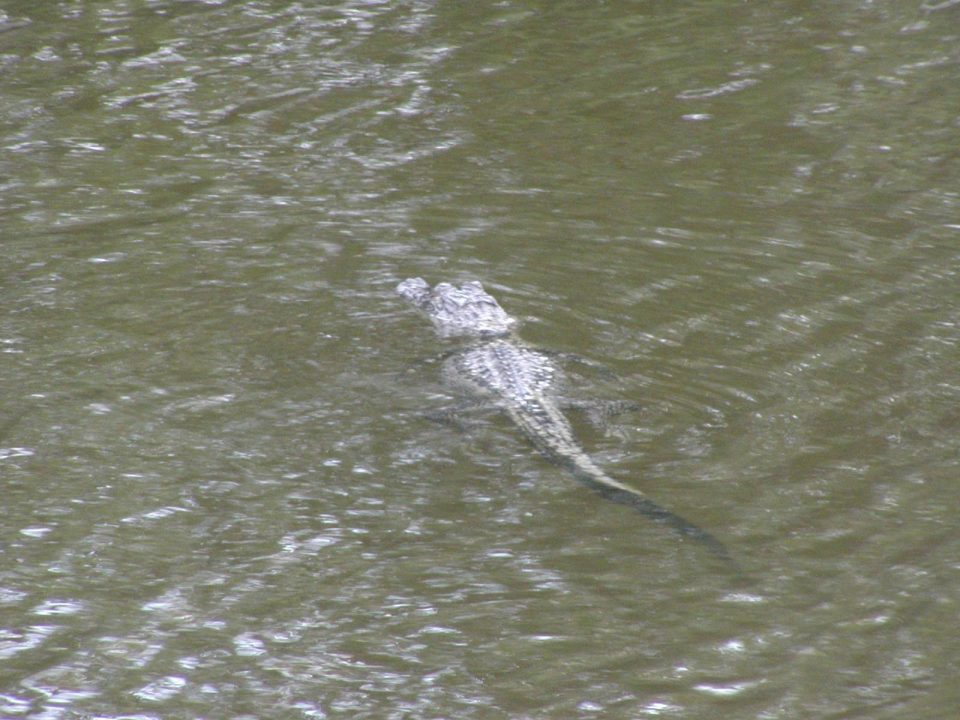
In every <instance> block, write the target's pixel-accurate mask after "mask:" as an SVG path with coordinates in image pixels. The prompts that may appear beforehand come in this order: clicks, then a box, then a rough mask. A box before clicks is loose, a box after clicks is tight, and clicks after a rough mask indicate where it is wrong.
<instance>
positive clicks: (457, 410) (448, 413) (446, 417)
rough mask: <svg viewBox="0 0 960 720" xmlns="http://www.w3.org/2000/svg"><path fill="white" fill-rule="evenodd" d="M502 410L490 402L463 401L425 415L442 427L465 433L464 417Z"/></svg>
mask: <svg viewBox="0 0 960 720" xmlns="http://www.w3.org/2000/svg"><path fill="white" fill-rule="evenodd" d="M500 409H501V408H500V407H499V406H498V405H497V404H496V403H493V402H490V401H489V400H462V401H461V402H459V403H457V404H456V405H454V406H453V407H446V408H440V409H438V410H430V411H429V412H426V413H424V415H425V417H426V418H427V420H430V421H432V422H435V423H439V424H440V425H446V426H447V427H452V428H454V429H455V430H459V431H460V432H465V431H466V429H467V426H466V424H465V423H464V422H463V417H464V415H468V414H473V413H481V412H489V411H495V410H500Z"/></svg>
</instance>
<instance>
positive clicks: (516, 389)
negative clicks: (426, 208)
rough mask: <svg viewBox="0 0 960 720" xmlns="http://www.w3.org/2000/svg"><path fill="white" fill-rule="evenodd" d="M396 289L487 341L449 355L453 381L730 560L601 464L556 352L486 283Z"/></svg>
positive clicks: (412, 282) (569, 464)
mask: <svg viewBox="0 0 960 720" xmlns="http://www.w3.org/2000/svg"><path fill="white" fill-rule="evenodd" d="M397 292H398V293H399V294H400V295H402V296H403V297H405V298H406V299H407V300H409V301H410V302H411V303H412V304H414V305H415V306H417V307H418V308H420V309H421V310H423V311H424V312H426V313H427V315H428V317H429V318H430V319H431V320H432V321H433V322H434V325H436V327H437V329H438V331H439V332H440V334H441V335H442V336H444V337H456V336H467V337H477V338H481V340H480V341H479V342H478V343H477V344H475V345H472V346H468V347H466V348H464V349H462V350H460V351H458V352H455V353H453V354H451V355H450V356H449V357H448V358H447V360H446V362H445V363H444V375H445V377H446V379H447V380H448V381H449V382H451V383H452V384H454V385H457V386H459V387H461V388H463V389H465V390H466V391H467V392H468V393H469V394H471V395H473V396H474V397H476V398H478V399H480V400H484V401H486V402H487V403H488V404H489V405H491V406H492V407H495V408H498V409H500V410H502V411H503V412H505V413H506V414H507V416H508V417H509V418H510V419H511V420H512V421H513V423H514V424H515V425H516V426H517V428H518V429H519V430H520V431H521V432H522V433H523V435H524V437H525V438H526V439H527V440H528V441H529V442H530V444H532V445H533V446H534V447H535V448H536V449H537V450H538V451H539V452H540V453H541V454H542V455H543V456H544V457H546V458H547V459H548V460H550V461H551V462H553V463H554V464H556V465H559V466H560V467H563V468H565V469H566V470H568V471H569V472H570V473H571V474H572V475H573V477H574V478H576V479H577V480H578V481H580V482H581V483H583V484H584V485H586V486H587V487H590V488H591V489H593V490H595V491H596V492H598V493H599V494H600V495H602V496H603V497H605V498H607V499H609V500H612V501H613V502H616V503H620V504H622V505H628V506H630V507H632V508H634V509H636V510H638V511H639V512H640V513H642V514H643V515H644V516H646V517H648V518H651V519H653V520H656V521H658V522H662V523H664V524H666V525H669V526H670V527H671V528H673V529H674V530H675V531H676V532H678V533H680V534H681V535H683V536H686V537H690V538H692V539H694V540H696V541H698V542H700V543H702V544H703V545H705V546H706V547H707V548H709V549H710V551H711V552H713V553H714V554H715V555H717V556H719V557H722V558H724V559H727V560H729V559H730V556H729V553H728V552H727V549H726V548H725V547H724V545H723V544H722V543H721V542H720V541H719V540H717V539H716V538H715V537H713V535H711V534H710V533H708V532H706V531H705V530H703V529H701V528H699V527H697V526H696V525H694V524H693V523H691V522H690V521H689V520H686V519H685V518H682V517H680V516H679V515H676V514H675V513H672V512H670V511H669V510H667V509H666V508H663V507H661V506H660V505H658V504H657V503H655V502H654V501H653V500H651V499H650V498H649V497H647V495H646V494H645V493H643V492H641V491H640V490H637V489H636V488H634V487H631V486H630V485H627V484H625V483H622V482H619V481H618V480H614V479H613V478H611V477H610V476H609V475H607V474H606V473H605V472H603V470H601V469H600V468H599V467H597V465H596V464H595V463H594V462H593V460H591V459H590V457H589V456H588V455H587V453H586V452H585V451H584V450H583V448H582V447H581V446H580V444H579V443H578V442H577V440H576V438H575V437H574V434H573V428H572V427H571V426H570V422H569V421H568V420H567V418H566V416H565V415H564V414H563V412H562V411H561V409H560V404H559V401H558V400H557V396H556V391H557V388H558V385H559V382H560V378H561V372H560V370H559V368H558V367H557V365H556V364H555V363H554V361H553V360H552V359H551V357H550V356H549V355H547V354H545V353H543V352H539V351H537V350H535V349H533V348H531V347H528V346H527V345H525V344H523V343H522V342H521V341H519V340H518V339H516V338H515V337H513V335H512V329H513V327H514V325H515V324H516V321H515V320H514V319H513V318H511V317H510V316H509V315H507V314H506V313H505V312H504V311H503V309H502V308H501V307H500V305H499V304H498V303H497V301H496V300H495V299H494V298H493V297H491V296H490V295H488V294H487V293H486V292H485V291H484V290H483V287H482V286H481V285H480V283H476V282H474V283H467V284H465V285H464V286H463V288H456V287H454V286H452V285H449V284H447V283H441V284H439V285H437V286H436V287H435V288H433V289H432V290H431V289H430V287H429V285H427V283H426V282H424V281H423V280H421V279H420V278H411V279H409V280H404V281H403V282H402V283H400V285H399V286H397Z"/></svg>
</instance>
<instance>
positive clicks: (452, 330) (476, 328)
mask: <svg viewBox="0 0 960 720" xmlns="http://www.w3.org/2000/svg"><path fill="white" fill-rule="evenodd" d="M397 293H398V294H399V295H400V296H401V297H403V298H405V299H406V300H407V301H409V302H410V303H411V304H413V305H414V306H415V307H417V308H419V309H420V310H422V311H423V312H425V313H426V314H427V317H429V318H430V320H431V321H432V322H433V324H434V326H435V327H436V328H437V331H438V332H439V333H440V335H441V336H442V337H458V336H461V335H467V336H493V335H506V334H507V333H509V332H510V331H511V329H512V328H513V326H514V325H516V323H517V321H516V319H515V318H512V317H510V316H509V315H507V313H506V312H505V311H504V309H503V308H502V307H500V305H499V304H498V303H497V301H496V300H495V299H494V298H493V297H492V296H490V295H488V294H487V292H486V291H485V290H484V289H483V285H481V284H480V283H478V282H476V281H473V282H466V283H464V284H463V286H461V287H456V286H455V285H451V284H450V283H438V284H437V285H436V286H435V287H434V288H432V289H431V288H430V286H429V285H428V284H427V282H426V280H424V279H423V278H408V279H406V280H404V281H403V282H402V283H400V284H399V285H397Z"/></svg>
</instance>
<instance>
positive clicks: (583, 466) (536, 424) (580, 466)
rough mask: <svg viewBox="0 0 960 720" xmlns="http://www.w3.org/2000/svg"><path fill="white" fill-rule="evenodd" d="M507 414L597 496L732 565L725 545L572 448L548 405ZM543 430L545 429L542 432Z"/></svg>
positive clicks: (561, 423) (560, 421)
mask: <svg viewBox="0 0 960 720" xmlns="http://www.w3.org/2000/svg"><path fill="white" fill-rule="evenodd" d="M510 415H511V417H512V419H513V421H514V422H515V423H516V424H517V425H518V426H519V427H520V429H521V430H522V431H523V434H524V435H526V436H527V438H528V439H529V440H530V442H531V443H533V445H534V447H536V448H537V449H538V450H539V451H540V452H541V454H542V455H544V457H546V458H547V459H548V460H550V461H551V462H553V463H554V464H556V465H559V466H561V467H563V468H565V469H566V470H568V471H569V472H570V474H571V475H573V477H574V478H576V479H577V480H578V481H579V482H581V483H582V484H584V485H586V486H587V487H589V488H590V489H591V490H593V491H594V492H596V493H598V494H599V495H600V496H601V497H603V498H605V499H607V500H611V501H613V502H615V503H619V504H621V505H627V506H629V507H632V508H633V509H634V510H636V511H637V512H639V513H640V514H641V515H643V516H644V517H647V518H650V519H651V520H655V521H656V522H659V523H663V524H664V525H667V526H668V527H670V528H671V529H672V530H673V531H674V532H676V533H678V534H680V535H682V536H683V537H688V538H690V539H691V540H694V541H696V542H698V543H700V544H701V545H703V546H704V547H706V548H707V549H708V550H709V551H710V552H711V553H713V555H715V556H716V557H718V558H721V559H723V560H725V561H726V562H729V563H731V564H733V565H736V561H734V559H733V558H732V557H731V555H730V551H729V550H727V548H726V546H725V545H724V544H723V543H722V542H720V541H719V540H717V538H715V537H714V536H713V535H711V534H710V533H708V532H707V531H706V530H704V529H703V528H701V527H699V526H697V525H694V524H693V523H692V522H690V521H689V520H687V519H686V518H684V517H681V516H680V515H677V514H676V513H673V512H671V511H669V510H667V509H666V508H665V507H662V506H660V505H658V504H657V503H655V502H654V501H653V500H651V499H650V498H648V497H647V496H646V495H645V494H644V493H642V492H641V491H640V490H637V489H636V488H632V487H630V486H629V485H626V484H624V483H621V482H619V481H617V480H614V479H613V478H611V477H609V476H608V475H607V474H606V473H605V472H603V470H601V469H600V468H599V467H597V465H596V464H595V463H594V462H593V461H592V460H591V459H590V458H589V457H588V456H587V454H586V453H584V452H583V451H582V450H580V449H579V447H578V446H577V445H576V443H575V442H574V440H573V433H572V431H571V430H570V425H569V423H568V422H567V420H566V418H564V417H563V415H562V413H561V412H560V410H559V409H558V408H556V407H554V406H553V405H552V404H548V403H544V404H542V405H540V406H539V407H537V408H536V410H535V411H533V412H531V411H530V409H529V408H528V409H526V410H518V409H514V410H512V411H510ZM545 420H547V422H544V421H545ZM545 428H549V430H548V431H546V432H545V431H544V429H545Z"/></svg>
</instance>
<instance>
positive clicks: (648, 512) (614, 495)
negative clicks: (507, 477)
mask: <svg viewBox="0 0 960 720" xmlns="http://www.w3.org/2000/svg"><path fill="white" fill-rule="evenodd" d="M584 460H587V463H588V464H586V465H585V466H584V463H583V461H584ZM562 464H563V466H564V467H565V468H566V469H567V470H569V471H570V473H571V474H572V475H573V476H574V477H575V478H576V479H577V480H578V481H579V482H581V483H583V484H584V485H586V486H587V487H589V488H590V489H591V490H593V491H594V492H596V493H598V494H599V495H600V496H601V497H603V498H604V499H606V500H610V501H612V502H615V503H619V504H621V505H626V506H628V507H632V508H633V509H634V510H636V511H637V512H639V513H640V514H641V515H643V516H644V517H646V518H649V519H651V520H654V521H656V522H658V523H663V524H664V525H666V526H668V527H669V528H671V529H672V530H673V531H674V532H676V533H678V534H679V535H682V536H683V537H688V538H690V539H691V540H694V541H696V542H698V543H700V544H701V545H703V546H704V547H705V548H707V549H708V550H709V551H710V552H711V553H713V554H714V555H715V556H717V557H719V558H722V559H723V560H726V561H728V562H732V561H733V558H732V557H731V556H730V551H729V550H727V547H726V545H724V544H723V543H722V542H720V541H719V540H717V538H715V537H714V536H713V535H711V534H710V533H708V532H707V531H706V530H704V529H703V528H701V527H700V526H698V525H695V524H694V523H692V522H690V521H689V520H687V519H686V518H685V517H683V516H681V515H677V514H676V513H674V512H671V511H670V510H667V509H666V508H665V507H663V506H662V505H658V504H657V503H655V502H654V501H653V500H651V499H650V498H648V497H647V496H646V495H644V494H643V493H642V492H640V491H639V490H636V489H635V488H632V487H630V486H629V485H624V484H623V483H619V482H617V481H616V480H614V479H613V478H610V477H608V476H607V475H606V473H604V472H603V471H602V470H600V468H598V467H597V466H596V465H594V464H593V463H592V462H590V461H589V459H588V458H585V457H581V458H565V459H564V462H563V463H562Z"/></svg>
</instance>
